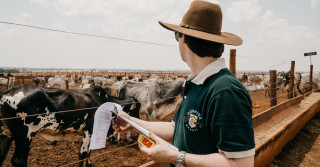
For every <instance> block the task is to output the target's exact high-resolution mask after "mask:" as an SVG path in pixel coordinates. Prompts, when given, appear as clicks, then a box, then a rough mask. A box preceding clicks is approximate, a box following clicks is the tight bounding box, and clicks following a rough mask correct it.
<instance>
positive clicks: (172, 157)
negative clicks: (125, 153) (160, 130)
mask: <svg viewBox="0 0 320 167" xmlns="http://www.w3.org/2000/svg"><path fill="white" fill-rule="evenodd" d="M149 136H150V138H151V139H152V140H153V141H155V142H156V145H155V146H154V147H152V148H147V147H145V146H143V145H141V144H139V148H140V150H141V151H142V152H143V153H145V154H146V155H148V156H150V157H151V158H152V160H153V161H155V162H157V163H175V162H176V160H177V159H178V156H179V154H180V153H179V151H176V150H174V149H173V148H171V147H170V144H169V143H168V142H166V141H164V140H163V139H161V138H159V137H158V136H156V134H155V133H154V132H150V133H149Z"/></svg>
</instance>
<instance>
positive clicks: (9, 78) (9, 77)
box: [7, 76, 10, 89]
mask: <svg viewBox="0 0 320 167" xmlns="http://www.w3.org/2000/svg"><path fill="white" fill-rule="evenodd" d="M9 82H10V77H9V76H8V81H7V89H9Z"/></svg>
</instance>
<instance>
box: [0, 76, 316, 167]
mask: <svg viewBox="0 0 320 167" xmlns="http://www.w3.org/2000/svg"><path fill="white" fill-rule="evenodd" d="M237 78H238V79H239V80H240V81H241V82H242V83H243V85H244V87H245V88H246V89H247V90H248V91H260V90H264V91H265V95H267V94H268V91H269V80H270V77H269V76H268V75H254V76H253V75H252V76H248V75H247V74H245V73H243V74H238V75H237ZM1 80H2V79H0V81H1ZM289 80H290V78H289V73H281V74H279V75H278V77H277V88H279V89H283V88H285V87H286V86H287V85H288V83H289ZM66 81H68V82H66ZM185 81H186V76H168V77H166V78H159V77H158V76H156V75H151V76H148V77H147V78H146V77H145V76H141V75H135V77H134V78H133V77H118V78H115V77H111V76H103V77H92V76H77V77H76V76H71V77H70V78H68V77H66V76H55V77H51V78H46V77H36V78H33V83H34V84H24V85H20V86H16V87H12V88H11V89H8V90H6V91H4V92H2V93H1V94H0V120H1V119H3V118H10V117H19V118H17V119H8V120H1V121H0V165H1V164H2V162H3V160H4V159H5V157H6V155H7V153H8V150H9V148H10V146H11V143H12V142H13V141H15V145H16V146H15V151H14V154H13V157H12V159H11V163H12V164H13V165H14V166H27V160H28V154H29V151H30V144H31V142H32V139H33V138H34V137H35V135H36V134H40V135H42V136H43V137H44V138H46V139H48V140H50V141H53V142H54V141H57V138H59V137H61V135H65V134H67V133H75V132H81V134H82V135H83V138H82V143H81V146H80V151H79V159H80V160H84V159H86V158H88V157H89V156H90V151H89V145H90V139H91V135H92V128H93V122H94V113H95V110H96V109H97V108H98V107H99V106H100V105H101V104H103V103H105V102H115V103H118V104H120V105H122V106H123V107H124V111H126V112H128V113H129V114H130V115H132V116H134V117H139V118H141V119H144V120H150V121H157V120H161V119H162V118H164V117H165V116H166V115H168V114H170V113H172V112H173V111H175V110H176V107H177V106H178V104H179V103H180V101H181V99H182V94H183V88H184V83H185ZM313 81H314V82H315V83H316V84H315V86H316V87H319V88H320V73H314V74H313ZM308 82H309V76H308V74H307V73H302V74H301V73H295V80H294V83H295V85H296V87H297V90H298V91H299V92H300V93H304V91H307V89H308V86H307V85H308ZM0 83H1V84H3V85H4V84H5V83H6V84H7V83H8V80H7V81H3V82H0ZM13 83H14V81H13ZM66 83H67V84H69V86H73V87H75V86H76V84H77V85H79V86H76V87H77V89H72V90H64V89H61V88H65V87H66ZM40 84H41V85H44V86H45V87H40V86H39V85H40ZM55 85H58V87H59V86H60V89H58V88H53V87H54V86H55ZM60 111H70V112H60ZM71 111H72V112H71ZM34 114H38V115H37V116H28V115H34ZM108 135H110V136H114V133H113V131H112V128H110V133H109V134H108ZM128 136H130V135H127V137H128ZM129 140H130V139H129ZM85 162H86V166H92V164H91V162H90V159H86V161H85ZM79 166H83V162H82V161H81V162H79Z"/></svg>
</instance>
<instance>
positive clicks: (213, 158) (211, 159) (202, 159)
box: [139, 132, 254, 167]
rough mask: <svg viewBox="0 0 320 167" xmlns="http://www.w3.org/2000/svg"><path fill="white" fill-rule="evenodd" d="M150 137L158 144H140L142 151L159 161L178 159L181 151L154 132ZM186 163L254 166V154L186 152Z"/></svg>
mask: <svg viewBox="0 0 320 167" xmlns="http://www.w3.org/2000/svg"><path fill="white" fill-rule="evenodd" d="M150 137H151V139H152V140H154V141H155V142H156V143H157V144H156V145H155V146H154V147H152V148H147V147H145V146H142V145H140V144H139V148H140V150H141V151H142V152H144V153H145V154H147V155H148V156H150V157H151V158H152V160H153V161H155V162H157V163H172V164H174V163H175V162H176V160H177V159H178V156H179V154H180V153H179V152H178V151H176V150H174V149H172V148H171V147H170V146H169V145H168V143H167V142H165V141H163V140H162V139H161V138H159V137H158V136H156V135H155V134H154V133H152V132H151V133H150ZM185 165H186V166H187V167H193V166H196V167H202V166H203V167H206V166H210V167H215V166H224V167H253V165H254V156H249V157H244V158H227V157H226V156H225V155H224V154H223V153H212V154H206V155H197V154H189V153H187V154H186V157H185Z"/></svg>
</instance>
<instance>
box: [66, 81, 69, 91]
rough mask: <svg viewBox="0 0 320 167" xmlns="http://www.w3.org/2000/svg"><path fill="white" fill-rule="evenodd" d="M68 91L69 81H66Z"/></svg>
mask: <svg viewBox="0 0 320 167" xmlns="http://www.w3.org/2000/svg"><path fill="white" fill-rule="evenodd" d="M66 90H69V81H68V80H66Z"/></svg>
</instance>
